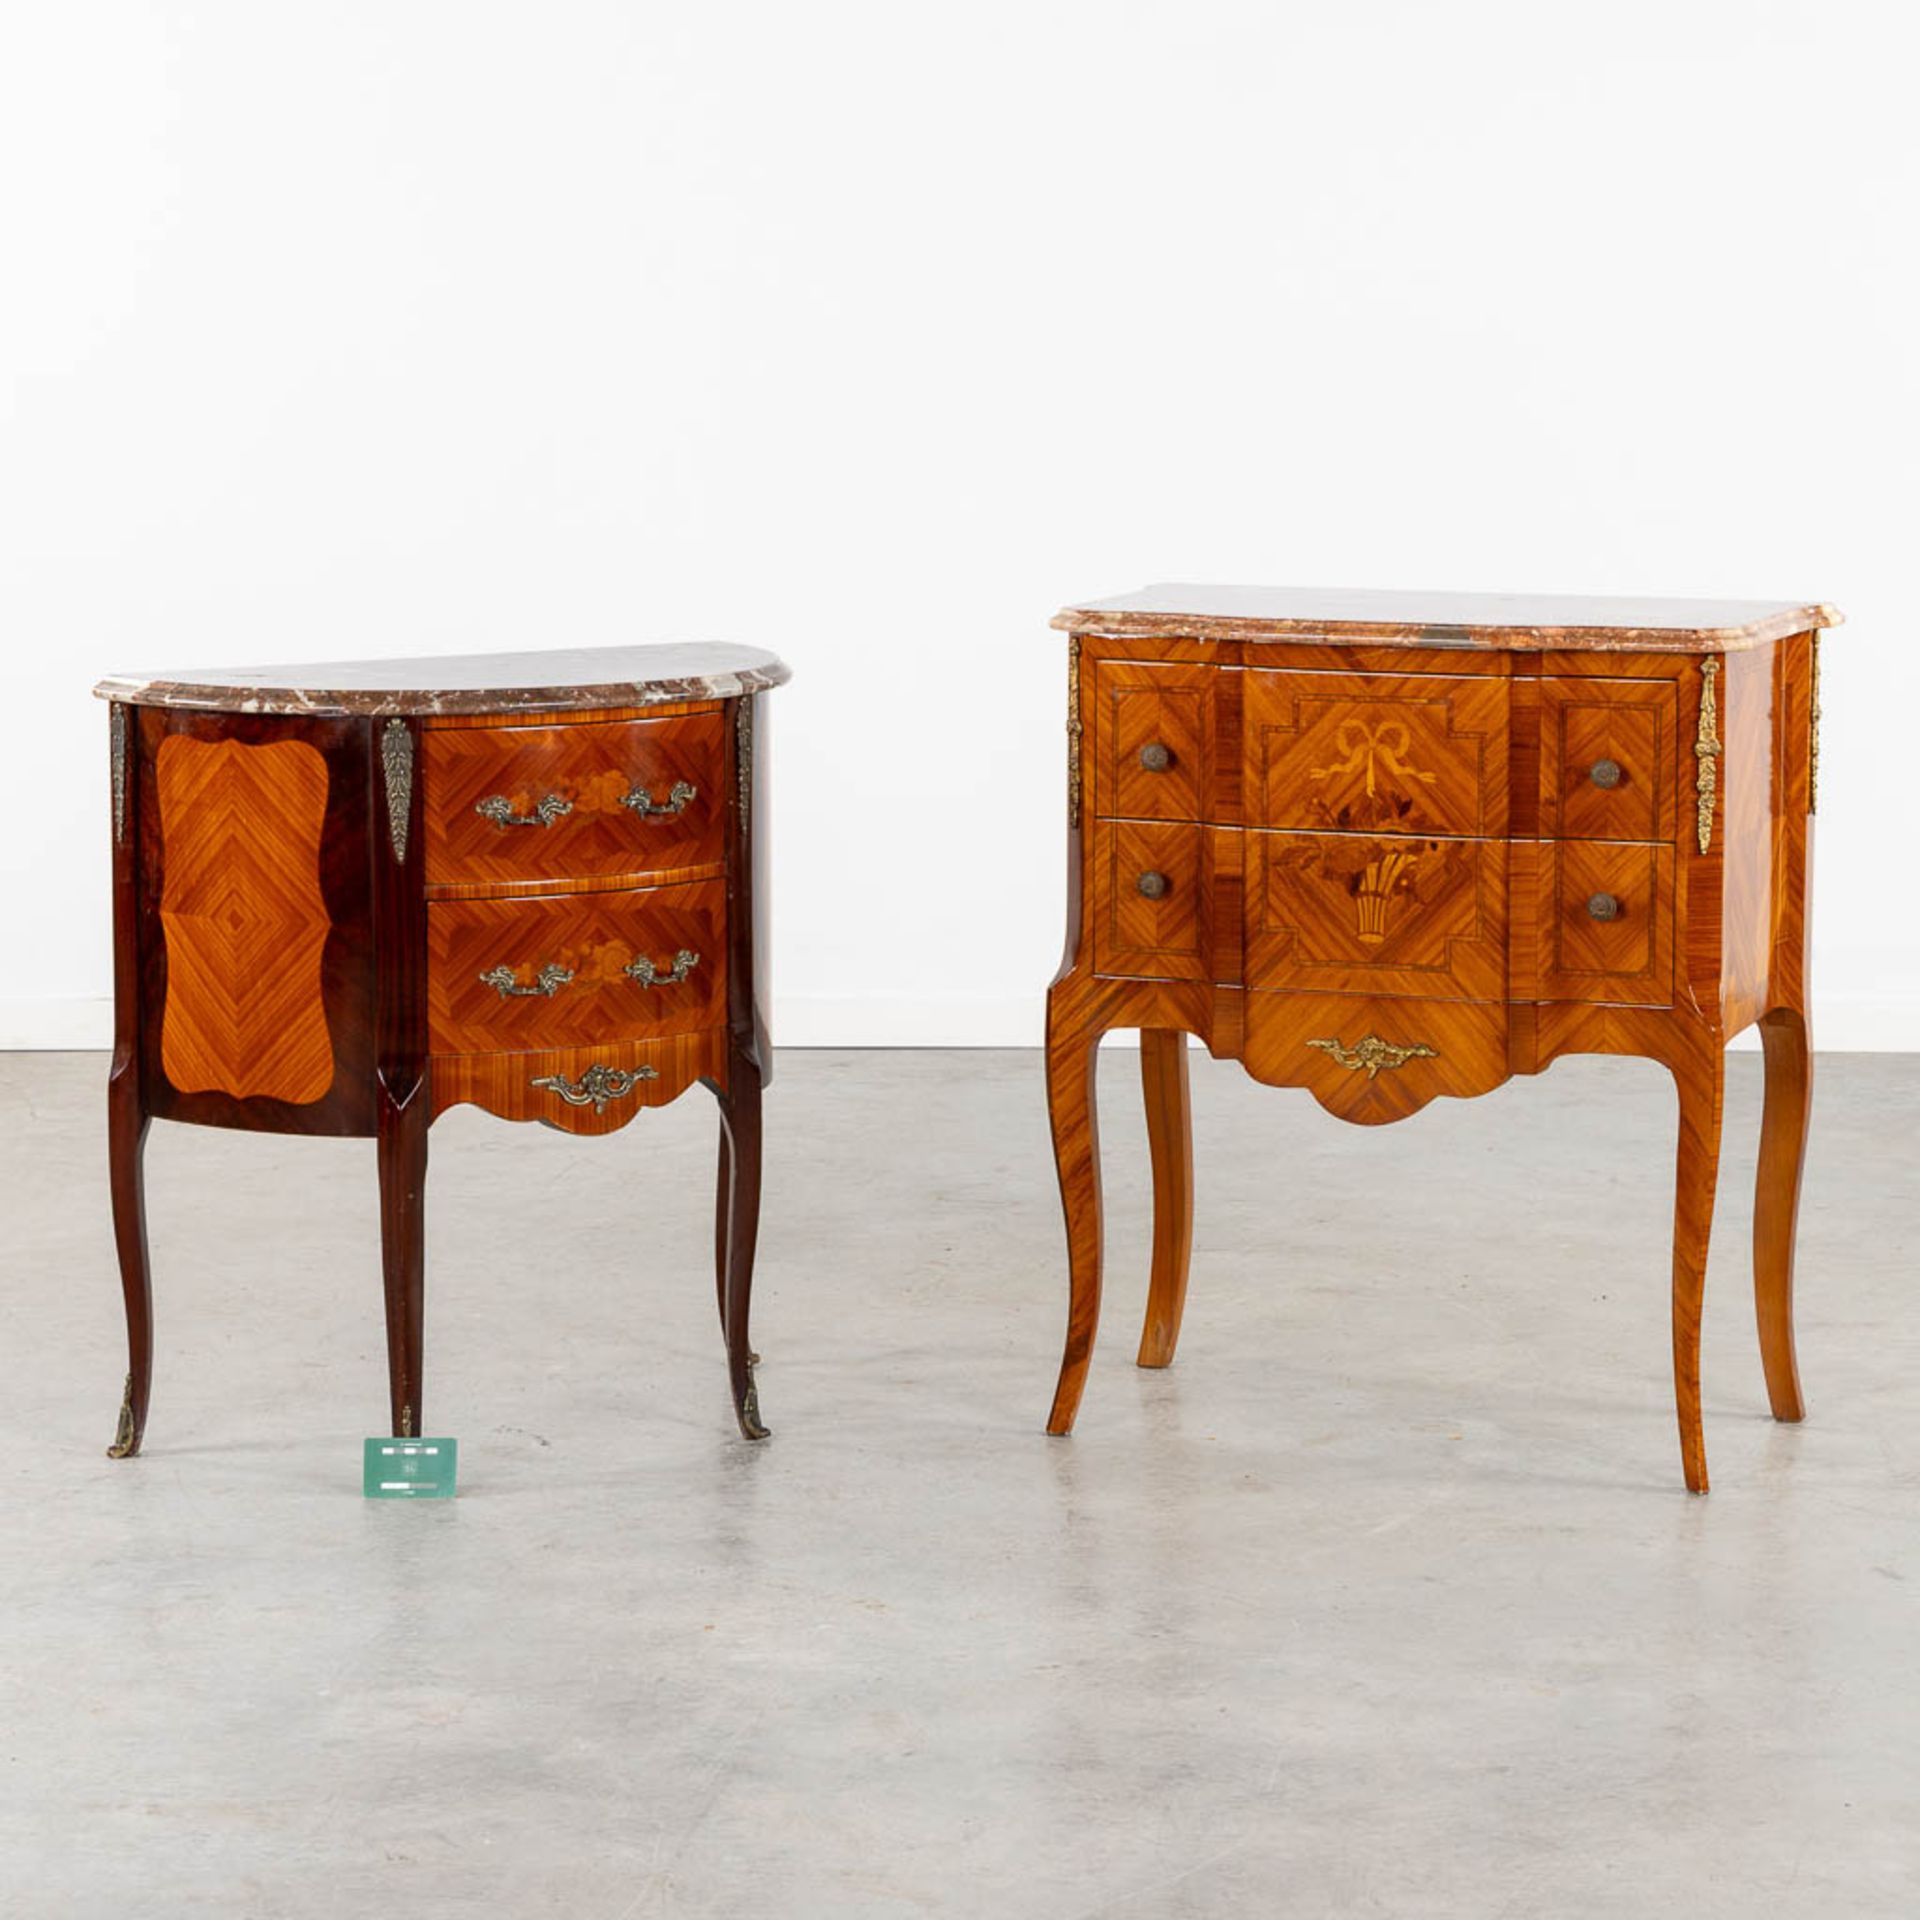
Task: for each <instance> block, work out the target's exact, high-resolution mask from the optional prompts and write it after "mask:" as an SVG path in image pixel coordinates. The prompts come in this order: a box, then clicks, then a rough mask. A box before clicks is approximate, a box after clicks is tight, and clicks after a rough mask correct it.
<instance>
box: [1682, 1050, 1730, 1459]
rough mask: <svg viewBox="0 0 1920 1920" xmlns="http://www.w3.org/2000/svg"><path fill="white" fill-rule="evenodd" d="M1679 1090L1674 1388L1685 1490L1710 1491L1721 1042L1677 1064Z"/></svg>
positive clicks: (1722, 1079)
mask: <svg viewBox="0 0 1920 1920" xmlns="http://www.w3.org/2000/svg"><path fill="white" fill-rule="evenodd" d="M1673 1077H1674V1084H1675V1085H1676V1086H1677V1087H1678V1088H1679V1090H1680V1149H1679V1153H1678V1155H1677V1156H1676V1159H1675V1167H1674V1196H1673V1389H1674V1402H1675V1406H1676V1408H1677V1410H1678V1413H1679V1417H1680V1459H1681V1463H1682V1465H1683V1467H1684V1468H1685V1470H1686V1476H1687V1487H1688V1490H1689V1491H1690V1492H1693V1493H1705V1492H1706V1490H1707V1443H1706V1435H1705V1433H1704V1432H1703V1430H1702V1427H1701V1422H1700V1310H1701V1302H1702V1299H1703V1297H1704V1295H1705V1292H1706V1284H1707V1241H1708V1238H1709V1237H1710V1235H1711V1234H1712V1231H1713V1195H1714V1187H1715V1184H1716V1183H1717V1181H1718V1179H1719V1173H1720V1107H1721V1090H1722V1087H1723V1085H1724V1083H1725V1078H1726V1075H1725V1068H1724V1063H1723V1060H1722V1057H1721V1054H1720V1051H1719V1048H1718V1046H1717V1045H1715V1046H1714V1047H1713V1049H1712V1051H1711V1052H1705V1051H1703V1052H1701V1053H1697V1054H1695V1055H1693V1056H1692V1057H1691V1058H1690V1059H1688V1060H1686V1061H1684V1062H1682V1063H1677V1064H1675V1066H1674V1068H1673Z"/></svg>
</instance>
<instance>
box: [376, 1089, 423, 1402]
mask: <svg viewBox="0 0 1920 1920" xmlns="http://www.w3.org/2000/svg"><path fill="white" fill-rule="evenodd" d="M427 1121H428V1111H427V1088H426V1083H425V1082H424V1081H417V1082H416V1083H415V1085H414V1088H413V1093H412V1096H411V1098H409V1099H408V1100H406V1101H404V1102H395V1101H393V1100H390V1099H388V1098H387V1097H386V1096H385V1095H384V1094H383V1095H382V1098H381V1101H380V1136H379V1157H380V1262H381V1269H382V1275H383V1278H384V1280H385V1282H386V1295H387V1396H388V1401H389V1404H390V1407H391V1412H392V1417H393V1431H394V1434H395V1436H396V1437H398V1438H401V1439H412V1438H413V1437H414V1436H416V1435H417V1434H419V1433H420V1432H421V1431H422V1423H423V1422H424V1420H425V1417H426V1416H425V1414H424V1412H423V1411H422V1405H421V1376H422V1373H423V1359H424V1355H423V1348H424V1344H425V1327H426V1305H427V1244H426V1186H427Z"/></svg>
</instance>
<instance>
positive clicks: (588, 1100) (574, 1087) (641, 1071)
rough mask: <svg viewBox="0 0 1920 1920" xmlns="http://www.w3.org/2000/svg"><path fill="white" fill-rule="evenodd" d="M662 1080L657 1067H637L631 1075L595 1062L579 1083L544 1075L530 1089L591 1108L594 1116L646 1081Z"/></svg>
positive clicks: (623, 1070)
mask: <svg viewBox="0 0 1920 1920" xmlns="http://www.w3.org/2000/svg"><path fill="white" fill-rule="evenodd" d="M659 1078H660V1069H659V1068H658V1067H635V1068H634V1070H633V1071H632V1072H631V1073H628V1072H627V1071H626V1070H625V1069H624V1068H622V1067H603V1066H602V1065H600V1063H599V1062H598V1061H595V1062H594V1064H593V1065H592V1066H590V1067H589V1068H588V1069H587V1070H586V1072H585V1073H583V1074H582V1075H581V1076H580V1078H579V1079H578V1080H577V1081H573V1080H569V1079H568V1078H567V1076H566V1075H565V1074H564V1073H543V1074H542V1075H540V1077H539V1078H538V1079H536V1080H531V1081H529V1082H528V1085H529V1086H535V1087H545V1088H546V1089H547V1091H548V1092H549V1093H557V1094H558V1095H559V1096H560V1098H561V1099H562V1100H564V1101H565V1102H566V1103H567V1105H568V1106H570V1107H591V1108H592V1109H593V1110H594V1112H595V1113H605V1112H606V1110H607V1102H608V1101H609V1100H619V1099H622V1098H624V1097H625V1096H626V1095H627V1094H630V1093H631V1092H632V1091H633V1090H634V1088H635V1087H637V1086H638V1085H639V1084H640V1082H641V1081H643V1080H658V1079H659Z"/></svg>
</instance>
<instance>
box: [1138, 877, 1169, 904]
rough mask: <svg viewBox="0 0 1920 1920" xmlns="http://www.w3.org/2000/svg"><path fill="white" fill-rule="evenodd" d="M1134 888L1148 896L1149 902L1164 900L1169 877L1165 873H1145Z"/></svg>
mask: <svg viewBox="0 0 1920 1920" xmlns="http://www.w3.org/2000/svg"><path fill="white" fill-rule="evenodd" d="M1133 884H1134V887H1135V888H1136V889H1137V890H1138V891H1139V892H1140V893H1143V894H1145V895H1146V897H1147V898H1148V899H1149V900H1159V899H1162V898H1164V896H1165V894H1166V891H1167V876H1166V875H1165V874H1164V873H1153V872H1147V873H1143V874H1142V875H1141V876H1140V878H1139V879H1138V880H1136V881H1135V882H1134V883H1133Z"/></svg>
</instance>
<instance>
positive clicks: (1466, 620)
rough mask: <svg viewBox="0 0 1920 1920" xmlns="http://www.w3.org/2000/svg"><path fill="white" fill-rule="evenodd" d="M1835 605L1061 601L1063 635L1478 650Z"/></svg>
mask: <svg viewBox="0 0 1920 1920" xmlns="http://www.w3.org/2000/svg"><path fill="white" fill-rule="evenodd" d="M1841 618H1842V616H1841V614H1840V611H1839V609H1838V608H1836V607H1829V606H1822V605H1820V604H1818V603H1817V602H1806V603H1802V602H1800V601H1793V600H1671V599H1658V598H1649V599H1613V598H1604V597H1591V596H1586V595H1579V594H1550V593H1389V592H1381V591H1377V590H1369V589H1365V588H1360V589H1348V588H1339V587H1222V586H1194V585H1186V584H1182V583H1178V582H1170V583H1167V584H1164V585H1160V586H1152V587H1142V588H1141V589H1140V590H1139V592H1137V593H1126V594H1121V595H1119V596H1118V597H1117V598H1115V599H1112V600H1088V601H1083V602H1081V603H1079V604H1078V605H1075V606H1070V607H1063V608H1062V609H1061V610H1060V612H1059V613H1057V614H1055V615H1054V618H1053V625H1054V626H1056V627H1059V628H1060V629H1062V630H1063V631H1064V632H1067V633H1111V634H1115V635H1124V634H1144V635H1149V636H1152V637H1155V638H1165V639H1188V640H1256V641H1258V640H1270V641H1279V642H1284V643H1286V644H1288V645H1294V646H1299V645H1309V646H1310V645H1312V644H1314V643H1315V642H1321V643H1325V644H1327V645H1330V646H1357V645H1362V644H1365V643H1367V642H1385V643H1388V644H1391V645H1396V646H1417V647H1478V648H1486V649H1491V650H1494V651H1496V652H1497V651H1507V652H1525V653H1532V652H1535V651H1539V650H1554V649H1559V650H1567V651H1572V650H1576V649H1582V648H1590V649H1592V650H1594V651H1596V652H1610V653H1738V652H1740V651H1742V650H1743V649H1745V648H1747V647H1759V646H1765V645H1766V644H1767V643H1768V642H1769V641H1772V640H1782V639H1785V638H1786V636H1787V635H1788V634H1792V633H1806V632H1808V631H1810V630H1811V629H1813V628H1815V627H1836V626H1838V625H1839V624H1840V621H1841Z"/></svg>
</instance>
